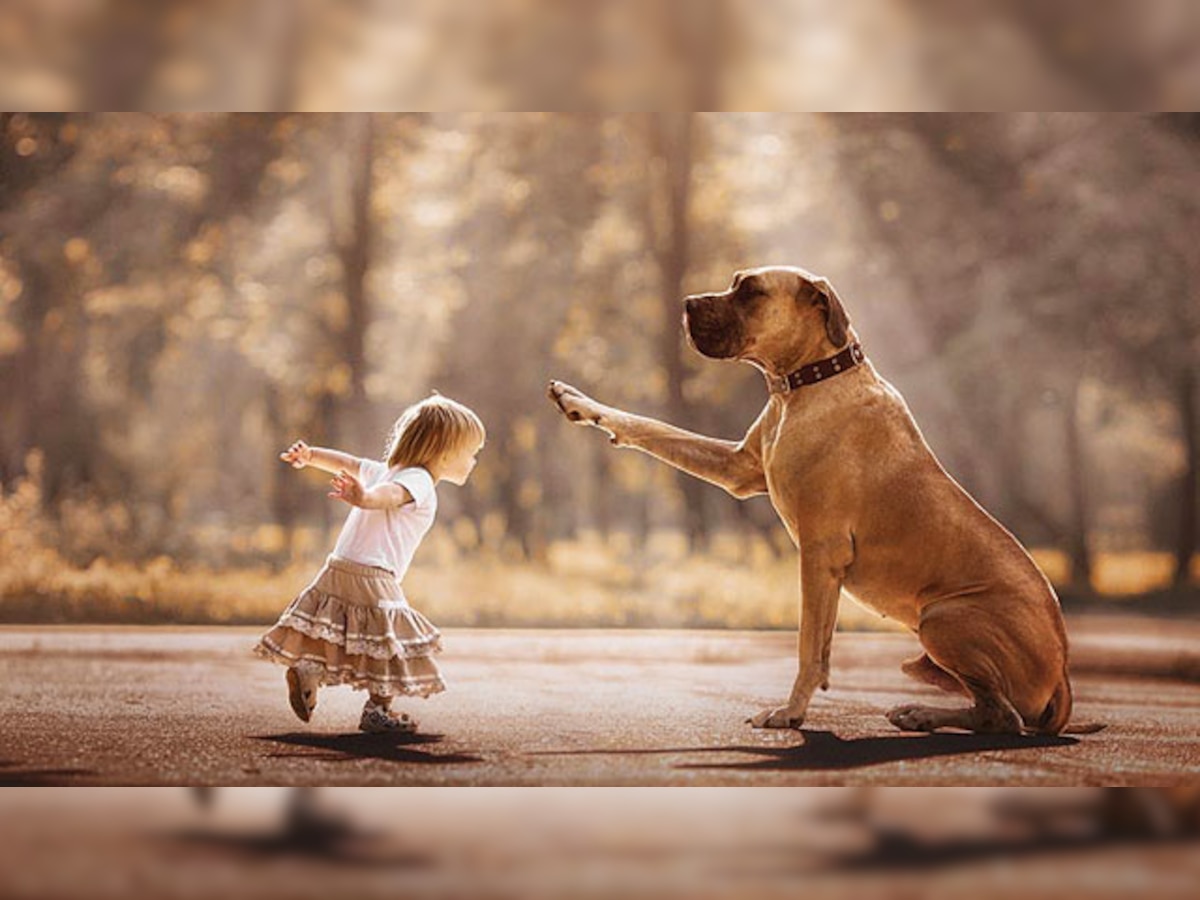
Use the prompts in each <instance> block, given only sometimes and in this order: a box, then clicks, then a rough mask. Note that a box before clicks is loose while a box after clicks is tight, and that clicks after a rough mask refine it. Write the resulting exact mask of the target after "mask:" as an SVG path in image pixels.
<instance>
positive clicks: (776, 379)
mask: <svg viewBox="0 0 1200 900" xmlns="http://www.w3.org/2000/svg"><path fill="white" fill-rule="evenodd" d="M865 360H866V356H864V355H863V349H862V345H861V344H859V343H858V342H857V341H855V342H854V343H853V344H850V345H849V346H848V347H846V349H844V350H842V351H841V352H840V353H837V354H835V355H834V356H830V357H827V358H826V359H819V360H817V361H816V362H813V363H805V364H804V365H802V366H801V367H800V368H798V369H796V371H794V372H790V373H788V374H787V375H771V374H770V373H768V374H767V387H768V388H769V389H770V391H771V393H772V394H786V393H789V392H790V391H794V390H796V389H797V388H801V387H803V386H804V385H806V384H816V383H817V382H819V381H827V380H828V379H830V378H832V377H833V376H834V375H840V374H841V373H842V372H845V371H848V370H849V369H853V368H854V367H855V366H857V365H859V364H860V363H862V362H864V361H865Z"/></svg>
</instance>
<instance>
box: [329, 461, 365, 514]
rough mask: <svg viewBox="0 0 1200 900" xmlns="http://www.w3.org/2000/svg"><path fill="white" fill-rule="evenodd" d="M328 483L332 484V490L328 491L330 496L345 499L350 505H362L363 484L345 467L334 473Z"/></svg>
mask: <svg viewBox="0 0 1200 900" xmlns="http://www.w3.org/2000/svg"><path fill="white" fill-rule="evenodd" d="M329 483H330V484H332V485H333V490H332V491H330V492H329V496H330V497H336V498H337V499H338V500H345V501H346V502H347V503H349V504H350V505H351V506H362V504H363V486H362V485H361V484H359V481H358V479H357V478H355V477H354V476H353V475H351V474H350V473H349V472H347V471H346V470H345V469H342V470H341V471H340V472H338V473H337V474H336V475H334V476H333V480H332V481H331V482H329Z"/></svg>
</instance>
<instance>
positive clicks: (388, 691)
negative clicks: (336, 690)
mask: <svg viewBox="0 0 1200 900" xmlns="http://www.w3.org/2000/svg"><path fill="white" fill-rule="evenodd" d="M485 436H486V435H485V432H484V428H483V423H482V422H481V421H480V420H479V417H478V416H477V415H475V413H474V412H472V411H471V410H469V409H468V408H467V407H465V406H463V405H462V404H461V403H456V402H455V401H453V400H451V399H449V398H447V397H442V396H440V395H437V394H435V395H433V396H432V397H429V398H427V399H425V400H422V401H421V402H420V403H417V404H415V405H413V406H411V407H409V408H408V409H406V410H405V411H404V413H403V414H402V415H401V416H400V418H399V419H398V420H397V422H396V424H395V426H394V428H393V429H392V434H391V438H390V440H389V442H388V443H389V446H388V452H387V457H386V460H385V461H383V462H379V461H376V460H373V459H359V458H357V457H354V456H350V455H349V454H347V453H342V452H341V451H338V450H327V449H323V448H320V447H310V446H308V445H307V444H305V443H304V442H303V441H297V442H296V443H294V444H292V446H291V447H289V448H288V449H287V450H285V451H284V452H283V453H281V454H280V455H279V457H280V459H282V460H283V461H284V462H288V463H291V464H292V465H293V466H294V467H295V468H297V469H302V468H304V467H305V466H316V467H317V468H319V469H323V470H324V471H326V472H330V473H332V474H333V476H334V477H333V481H332V485H333V489H332V490H331V491H330V493H329V496H330V497H336V498H338V499H339V500H344V501H345V502H347V503H349V504H350V505H351V506H353V507H354V508H353V509H351V510H350V514H349V515H348V516H347V517H346V524H345V525H343V526H342V532H341V535H340V536H339V537H338V540H337V544H336V545H335V546H334V548H333V553H332V555H330V557H329V559H328V560H327V561H326V562H325V565H324V567H322V569H321V571H320V572H318V573H317V576H316V578H315V579H313V581H312V583H311V584H309V586H308V587H306V588H305V589H304V590H303V591H302V592H301V593H300V595H299V596H298V597H296V599H295V600H293V601H292V602H291V604H290V605H289V606H288V607H287V609H285V610H284V611H283V615H281V616H280V617H279V621H278V622H277V623H276V625H275V627H274V628H272V629H271V630H270V631H268V632H267V633H266V634H265V635H263V637H262V638H261V639H260V640H259V642H258V645H257V646H256V647H255V648H254V650H255V653H257V654H258V655H259V656H262V657H264V658H266V659H269V660H272V661H274V662H277V663H281V664H283V665H285V666H287V667H288V669H287V685H288V700H289V702H290V703H291V706H292V709H293V711H295V713H296V715H297V716H299V717H300V718H301V719H302V720H303V721H305V722H307V721H308V720H309V719H310V718H311V716H312V712H313V709H314V708H315V707H316V705H317V689H318V688H319V687H321V686H322V685H329V684H349V685H351V686H352V687H353V688H355V689H356V690H365V691H367V701H366V704H365V705H364V706H363V711H362V718H361V719H360V720H359V726H358V727H359V728H360V729H361V730H362V731H366V732H369V733H373V734H378V733H383V732H410V731H415V730H416V727H417V723H416V721H415V720H414V719H412V718H411V717H410V716H409V715H408V714H407V713H404V714H401V715H399V716H397V715H396V714H394V713H393V712H392V711H391V709H390V705H391V701H392V697H394V696H395V695H397V694H405V695H412V694H415V695H417V696H421V697H427V696H429V695H430V694H435V693H438V692H439V691H443V690H445V688H446V685H445V682H444V681H442V676H441V672H440V671H439V670H438V666H437V663H436V662H434V660H433V658H432V657H433V654H434V653H437V652H440V651H441V635H440V634H439V633H438V630H437V629H436V628H435V627H434V626H433V625H432V624H431V623H430V622H429V620H428V619H426V618H425V617H424V616H423V615H421V614H420V613H419V612H417V611H416V610H415V609H413V608H412V607H411V606H409V605H408V601H407V600H406V599H405V597H404V591H403V590H402V589H401V587H400V582H401V580H402V579H403V578H404V573H405V572H406V571H407V570H408V565H409V563H410V562H411V561H412V557H413V553H414V552H415V551H416V549H417V545H418V544H420V542H421V538H423V537H424V536H425V532H427V531H428V530H429V526H430V525H432V524H433V518H434V515H435V514H436V512H437V494H436V492H435V490H434V487H435V485H436V484H437V483H438V482H439V481H442V480H445V481H449V482H451V483H452V484H459V485H461V484H464V483H465V482H466V480H467V478H468V477H469V476H470V474H471V471H472V469H474V468H475V456H476V454H478V453H479V451H480V449H482V447H483V442H484V438H485Z"/></svg>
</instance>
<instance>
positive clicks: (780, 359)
mask: <svg viewBox="0 0 1200 900" xmlns="http://www.w3.org/2000/svg"><path fill="white" fill-rule="evenodd" d="M683 305H684V313H683V328H684V331H685V332H686V333H687V336H688V340H689V341H690V342H691V344H692V346H693V347H695V348H696V350H697V351H699V352H700V353H702V354H703V355H705V356H708V357H711V358H712V359H738V360H745V361H746V362H750V363H753V364H755V365H756V366H758V367H759V368H762V369H765V370H767V371H774V372H782V371H783V370H785V369H786V368H787V367H790V366H795V365H798V364H799V363H801V362H806V361H808V360H809V359H820V358H822V357H825V356H829V355H831V354H833V353H835V352H836V351H838V350H840V349H842V348H843V347H844V346H846V343H847V342H848V341H849V340H850V337H851V332H850V318H849V317H848V316H847V315H846V310H845V308H844V307H843V306H842V301H841V300H840V299H839V298H838V295H837V293H836V292H835V291H834V289H833V286H832V285H831V284H830V283H829V282H828V281H826V280H825V279H824V278H821V277H819V276H816V275H813V274H812V273H811V272H806V271H804V270H803V269H800V268H795V267H792V266H772V267H768V268H760V269H746V270H744V271H741V272H738V273H736V274H735V275H734V276H733V283H732V284H731V285H730V286H729V288H728V289H727V290H724V291H722V292H720V293H715V294H693V295H692V296H690V297H687V298H685V299H684V301H683Z"/></svg>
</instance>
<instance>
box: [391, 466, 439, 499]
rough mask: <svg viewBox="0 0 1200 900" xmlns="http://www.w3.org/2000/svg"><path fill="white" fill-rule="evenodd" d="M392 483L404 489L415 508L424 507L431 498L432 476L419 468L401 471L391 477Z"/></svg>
mask: <svg viewBox="0 0 1200 900" xmlns="http://www.w3.org/2000/svg"><path fill="white" fill-rule="evenodd" d="M392 481H393V482H394V483H396V484H398V485H400V486H401V487H403V488H405V489H406V490H407V491H408V492H409V493H410V494H411V495H412V498H413V502H414V503H415V504H416V505H417V506H425V505H427V504H428V503H429V500H430V498H432V497H433V476H432V475H430V474H429V473H428V472H426V471H425V470H424V469H422V468H419V467H415V466H414V467H413V468H410V469H401V470H400V471H399V472H397V473H396V474H395V475H393V476H392Z"/></svg>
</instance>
